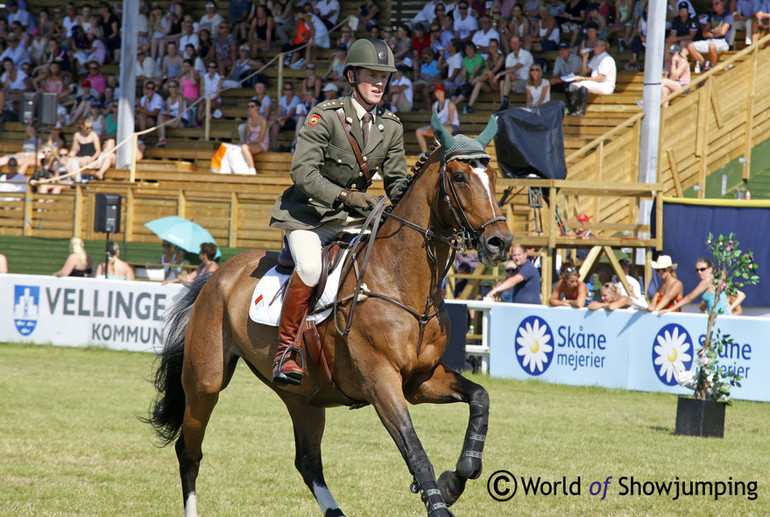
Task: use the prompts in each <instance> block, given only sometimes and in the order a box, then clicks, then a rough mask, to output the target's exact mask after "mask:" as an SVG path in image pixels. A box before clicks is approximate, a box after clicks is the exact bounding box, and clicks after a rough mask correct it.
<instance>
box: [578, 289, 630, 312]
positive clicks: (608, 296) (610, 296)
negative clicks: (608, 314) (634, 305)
mask: <svg viewBox="0 0 770 517" xmlns="http://www.w3.org/2000/svg"><path fill="white" fill-rule="evenodd" d="M600 293H601V301H599V300H597V301H593V302H591V303H589V304H588V310H589V311H598V310H599V309H604V310H605V311H615V310H618V309H626V308H628V307H631V302H632V300H631V298H629V297H628V296H626V295H624V294H622V293H621V292H620V290H619V289H618V286H617V285H615V284H612V283H606V284H603V285H602V287H601V290H600Z"/></svg>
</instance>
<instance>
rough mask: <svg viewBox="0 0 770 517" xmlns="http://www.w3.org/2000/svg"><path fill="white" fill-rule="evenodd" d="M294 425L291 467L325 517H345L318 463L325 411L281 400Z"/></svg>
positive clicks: (288, 400)
mask: <svg viewBox="0 0 770 517" xmlns="http://www.w3.org/2000/svg"><path fill="white" fill-rule="evenodd" d="M284 402H285V403H286V407H287V408H288V409H289V414H290V415H291V420H292V423H293V424H294V443H295V446H296V456H295V458H294V466H295V467H297V470H298V471H299V473H300V474H302V479H304V480H305V484H306V485H307V486H308V488H310V491H311V492H313V497H315V500H316V502H317V503H318V506H320V507H321V511H322V512H323V515H324V517H344V515H345V514H343V513H342V510H340V508H339V506H337V503H336V502H335V501H334V497H332V494H331V492H330V491H329V489H328V488H327V487H326V481H325V480H324V474H323V465H322V462H321V438H322V437H323V433H324V426H325V425H326V410H325V409H324V408H319V407H314V406H308V405H305V404H301V403H298V402H294V401H292V400H290V399H288V398H284Z"/></svg>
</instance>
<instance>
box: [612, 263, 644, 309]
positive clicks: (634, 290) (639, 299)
mask: <svg viewBox="0 0 770 517" xmlns="http://www.w3.org/2000/svg"><path fill="white" fill-rule="evenodd" d="M620 267H621V268H623V274H624V275H625V276H626V282H628V286H629V287H630V288H631V294H628V293H627V292H626V288H625V287H623V283H622V282H620V281H618V284H617V285H618V290H619V291H620V294H621V295H623V296H628V297H629V298H631V300H633V305H634V307H638V308H640V309H646V308H647V305H648V303H647V300H645V299H644V296H642V286H641V285H639V280H637V279H636V278H634V277H633V276H631V275H630V274H629V273H630V272H631V263H630V262H629V261H628V259H625V258H623V259H620Z"/></svg>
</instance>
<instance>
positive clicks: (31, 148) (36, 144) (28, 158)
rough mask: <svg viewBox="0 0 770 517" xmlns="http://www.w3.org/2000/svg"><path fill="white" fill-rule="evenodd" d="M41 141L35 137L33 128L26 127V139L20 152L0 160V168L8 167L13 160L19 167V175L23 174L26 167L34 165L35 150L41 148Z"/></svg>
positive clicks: (35, 133)
mask: <svg viewBox="0 0 770 517" xmlns="http://www.w3.org/2000/svg"><path fill="white" fill-rule="evenodd" d="M42 145H43V141H42V139H41V138H39V137H38V136H37V131H36V130H35V127H34V126H27V138H26V139H25V140H24V143H23V144H22V145H21V152H20V153H14V154H7V155H5V156H3V157H2V158H0V167H3V166H5V165H8V164H9V163H10V161H11V160H12V159H13V161H15V162H16V163H17V165H18V167H19V173H21V174H25V173H26V172H27V168H28V167H32V166H34V165H35V153H36V150H37V149H40V147H42Z"/></svg>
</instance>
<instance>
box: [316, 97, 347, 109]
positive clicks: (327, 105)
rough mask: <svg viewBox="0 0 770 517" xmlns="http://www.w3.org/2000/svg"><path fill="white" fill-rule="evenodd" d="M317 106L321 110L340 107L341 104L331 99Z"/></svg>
mask: <svg viewBox="0 0 770 517" xmlns="http://www.w3.org/2000/svg"><path fill="white" fill-rule="evenodd" d="M319 106H320V107H321V108H323V109H334V108H337V107H339V106H342V104H341V103H340V102H339V101H338V100H337V99H332V100H330V101H326V102H322V103H321V104H319Z"/></svg>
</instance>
